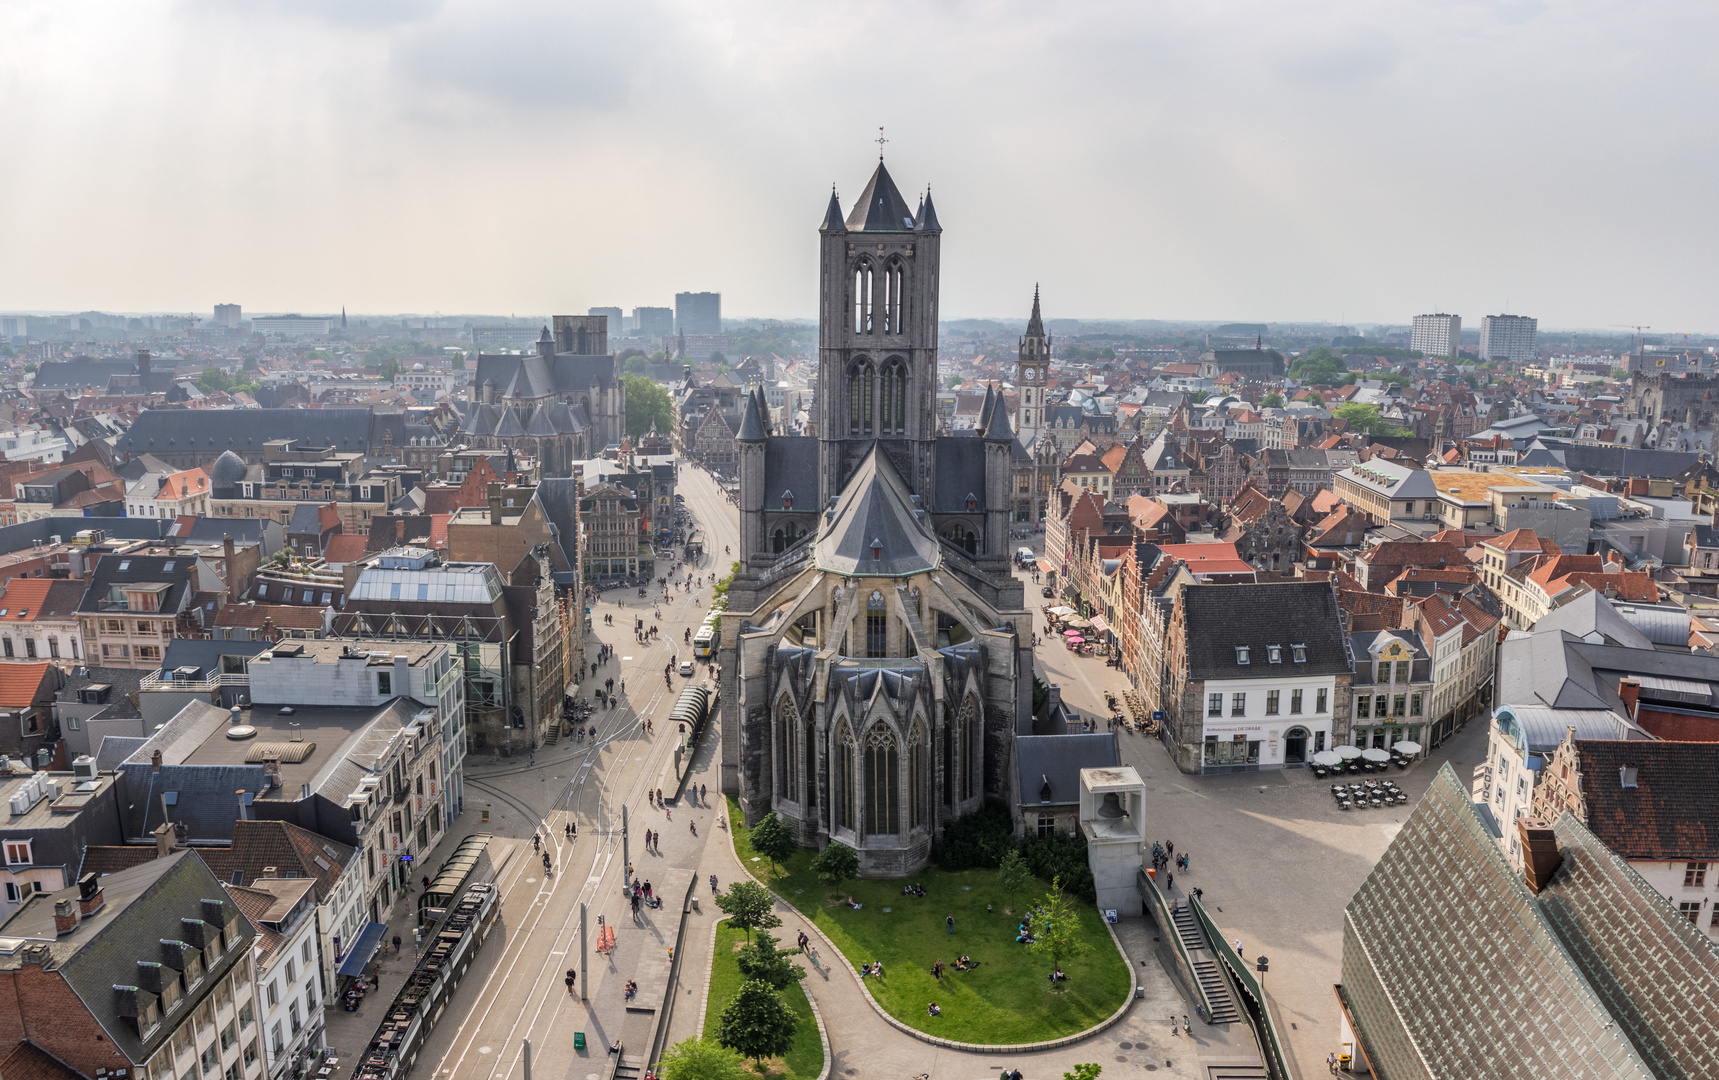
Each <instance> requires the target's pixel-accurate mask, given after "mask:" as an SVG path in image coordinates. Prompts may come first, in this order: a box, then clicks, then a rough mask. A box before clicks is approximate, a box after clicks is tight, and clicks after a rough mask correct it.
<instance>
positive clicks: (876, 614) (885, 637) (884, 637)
mask: <svg viewBox="0 0 1719 1080" xmlns="http://www.w3.org/2000/svg"><path fill="white" fill-rule="evenodd" d="M865 654H866V655H867V656H888V655H889V604H888V603H887V602H886V601H885V600H884V598H883V593H881V592H878V591H877V590H876V589H873V590H872V594H871V596H870V598H868V599H867V600H866V604H865Z"/></svg>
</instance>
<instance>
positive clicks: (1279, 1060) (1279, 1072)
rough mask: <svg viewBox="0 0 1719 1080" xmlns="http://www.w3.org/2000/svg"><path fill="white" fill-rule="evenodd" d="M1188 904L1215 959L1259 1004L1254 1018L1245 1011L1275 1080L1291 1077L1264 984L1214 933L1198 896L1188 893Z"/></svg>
mask: <svg viewBox="0 0 1719 1080" xmlns="http://www.w3.org/2000/svg"><path fill="white" fill-rule="evenodd" d="M1188 906H1189V907H1191V908H1193V909H1194V917H1195V918H1197V919H1199V920H1200V926H1201V927H1202V928H1203V929H1204V930H1205V932H1206V938H1207V940H1208V941H1209V942H1210V944H1211V949H1212V953H1213V954H1214V955H1215V956H1217V958H1218V962H1219V963H1221V964H1223V966H1224V967H1225V968H1227V969H1228V970H1229V974H1230V977H1231V978H1232V979H1233V980H1234V981H1235V983H1236V985H1238V986H1239V987H1240V988H1241V990H1242V992H1243V993H1245V994H1247V995H1248V996H1249V997H1251V998H1253V1000H1254V1003H1255V1004H1257V1005H1258V1006H1259V1018H1258V1019H1257V1020H1252V1013H1251V1012H1250V1013H1249V1014H1248V1015H1249V1018H1250V1021H1251V1023H1252V1026H1253V1027H1254V1030H1255V1031H1256V1032H1257V1033H1258V1034H1260V1035H1262V1036H1264V1039H1263V1040H1262V1041H1263V1043H1264V1049H1265V1050H1267V1051H1268V1052H1269V1054H1270V1056H1271V1062H1270V1065H1271V1072H1272V1076H1273V1077H1274V1078H1276V1080H1291V1078H1292V1077H1293V1076H1294V1075H1295V1074H1294V1073H1291V1072H1290V1071H1289V1062H1288V1061H1287V1060H1286V1059H1285V1057H1284V1053H1283V1040H1282V1039H1281V1038H1280V1037H1279V1036H1278V1033H1277V1021H1276V1020H1274V1019H1272V1016H1271V1006H1270V1004H1268V1003H1267V1002H1266V1000H1265V990H1264V988H1262V987H1261V986H1260V984H1259V980H1258V979H1256V978H1254V975H1253V972H1251V971H1249V970H1248V966H1247V963H1246V962H1245V961H1243V960H1242V958H1241V957H1240V956H1238V955H1237V954H1236V951H1235V947H1234V946H1232V945H1231V944H1230V943H1229V941H1228V940H1227V939H1226V938H1225V937H1224V936H1223V935H1222V934H1220V933H1218V928H1217V925H1216V924H1214V923H1213V922H1212V917H1211V916H1210V915H1207V914H1206V907H1205V905H1204V904H1202V903H1201V902H1200V900H1199V898H1198V897H1192V896H1191V897H1189V898H1188Z"/></svg>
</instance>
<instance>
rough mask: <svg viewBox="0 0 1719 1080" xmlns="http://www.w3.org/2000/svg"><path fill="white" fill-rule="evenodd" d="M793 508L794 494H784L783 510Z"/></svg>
mask: <svg viewBox="0 0 1719 1080" xmlns="http://www.w3.org/2000/svg"><path fill="white" fill-rule="evenodd" d="M793 508H794V493H793V492H792V491H784V492H782V509H784V510H792V509H793Z"/></svg>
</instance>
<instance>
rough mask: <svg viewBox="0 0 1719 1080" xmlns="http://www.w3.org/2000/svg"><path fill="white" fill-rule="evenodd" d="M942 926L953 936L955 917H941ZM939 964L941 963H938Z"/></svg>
mask: <svg viewBox="0 0 1719 1080" xmlns="http://www.w3.org/2000/svg"><path fill="white" fill-rule="evenodd" d="M943 924H944V925H945V926H947V927H949V932H950V933H951V934H953V933H954V932H955V916H953V915H945V916H943ZM939 963H941V961H939Z"/></svg>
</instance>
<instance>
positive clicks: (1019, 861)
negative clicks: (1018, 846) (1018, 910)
mask: <svg viewBox="0 0 1719 1080" xmlns="http://www.w3.org/2000/svg"><path fill="white" fill-rule="evenodd" d="M1032 883H1033V872H1032V871H1031V870H1029V869H1028V868H1027V860H1026V859H1023V858H1022V857H1021V853H1020V852H1019V851H1017V850H1015V849H1014V848H1010V849H1009V851H1008V853H1007V854H1005V855H1004V856H1003V862H1002V865H1000V866H998V867H997V887H998V888H999V889H1002V890H1003V895H1005V896H1007V897H1008V898H1009V906H1010V907H1014V906H1015V898H1016V897H1018V896H1020V895H1021V893H1023V892H1025V891H1026V890H1027V888H1028V886H1030V885H1032Z"/></svg>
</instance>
